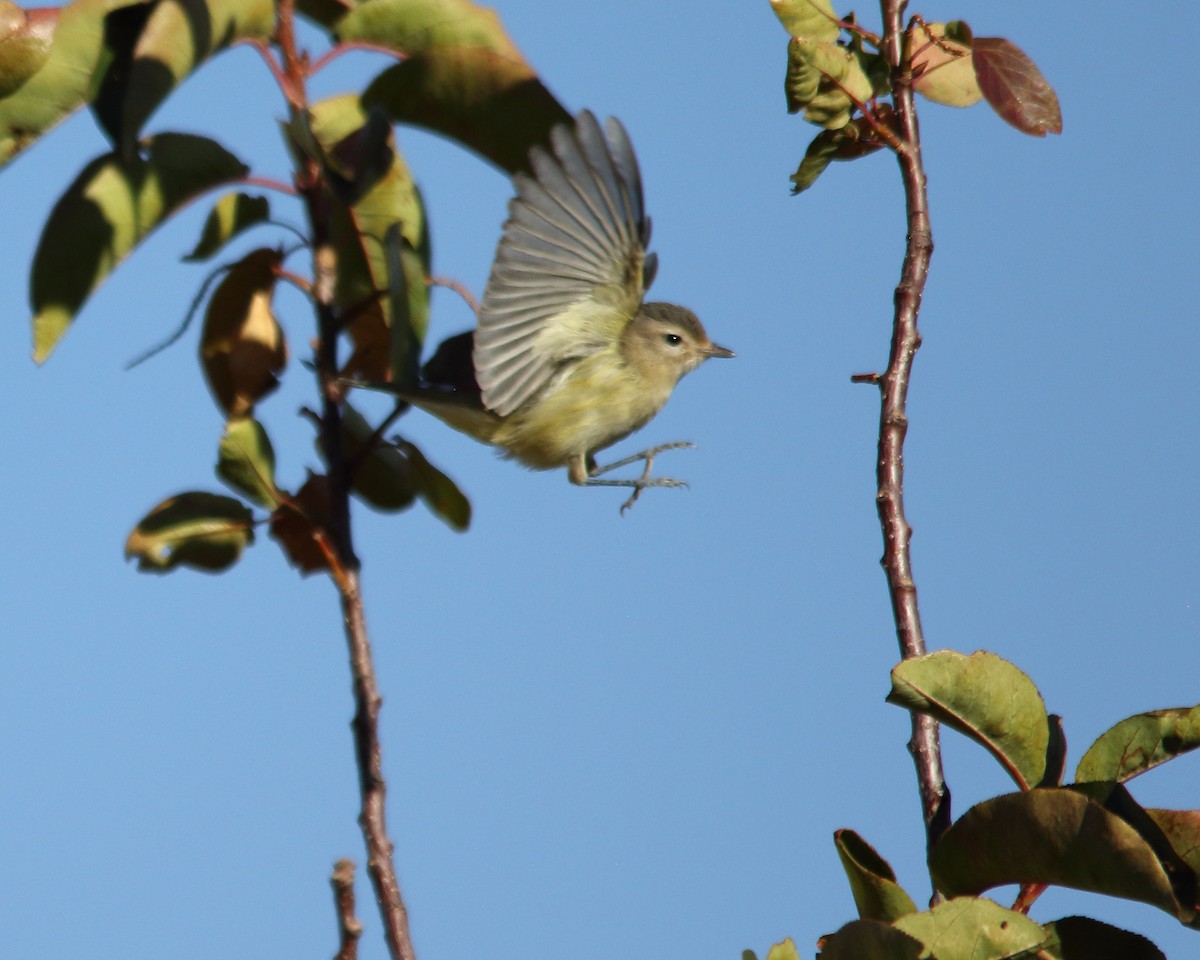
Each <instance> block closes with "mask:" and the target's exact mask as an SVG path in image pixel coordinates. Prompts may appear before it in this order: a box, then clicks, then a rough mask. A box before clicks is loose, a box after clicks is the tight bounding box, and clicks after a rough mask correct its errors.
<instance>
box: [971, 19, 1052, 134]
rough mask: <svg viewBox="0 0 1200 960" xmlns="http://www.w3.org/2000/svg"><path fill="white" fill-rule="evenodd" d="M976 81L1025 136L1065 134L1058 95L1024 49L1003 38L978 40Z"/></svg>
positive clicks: (973, 58) (974, 51)
mask: <svg viewBox="0 0 1200 960" xmlns="http://www.w3.org/2000/svg"><path fill="white" fill-rule="evenodd" d="M971 61H972V63H973V64H974V65H975V79H976V80H977V81H978V82H979V89H980V90H982V91H983V96H984V98H985V99H986V100H987V102H988V103H990V104H991V105H992V109H993V110H995V111H996V113H998V114H999V115H1000V118H1001V119H1002V120H1004V122H1005V123H1009V124H1012V126H1014V127H1016V128H1017V129H1018V130H1020V131H1021V132H1022V133H1027V134H1029V135H1030V136H1033V137H1044V136H1045V135H1046V134H1048V133H1062V109H1061V108H1060V107H1059V105H1058V95H1057V94H1056V93H1055V92H1054V88H1053V87H1052V86H1050V84H1049V83H1048V82H1047V81H1046V78H1045V77H1043V76H1042V72H1041V71H1040V70H1039V69H1038V68H1037V64H1035V63H1034V62H1033V61H1032V60H1030V59H1029V57H1028V56H1027V55H1026V54H1025V52H1024V51H1023V50H1021V48H1020V47H1018V46H1017V45H1016V44H1014V43H1011V42H1010V41H1008V40H1005V39H1003V38H1001V37H976V38H975V42H974V43H973V44H972V46H971Z"/></svg>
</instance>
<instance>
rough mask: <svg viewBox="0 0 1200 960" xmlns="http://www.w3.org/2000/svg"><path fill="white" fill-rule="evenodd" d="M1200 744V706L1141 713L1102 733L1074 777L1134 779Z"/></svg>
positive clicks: (1084, 778) (1083, 779) (1081, 778)
mask: <svg viewBox="0 0 1200 960" xmlns="http://www.w3.org/2000/svg"><path fill="white" fill-rule="evenodd" d="M1197 747H1200V706H1195V707H1175V708H1173V709H1169V710H1151V711H1149V712H1148V713H1139V714H1136V715H1134V716H1132V717H1129V718H1127V719H1125V720H1122V721H1121V722H1120V723H1118V724H1117V725H1116V726H1114V727H1112V728H1110V729H1109V730H1106V731H1105V732H1104V733H1102V734H1101V735H1100V736H1099V737H1098V738H1097V739H1096V742H1095V743H1093V744H1092V745H1091V746H1090V747H1088V749H1087V752H1086V753H1085V754H1084V755H1083V759H1082V760H1080V761H1079V769H1078V770H1077V771H1076V774H1075V779H1076V780H1079V781H1085V780H1117V781H1126V780H1132V779H1133V778H1134V777H1136V776H1138V775H1139V774H1142V773H1145V772H1146V771H1147V770H1150V769H1152V768H1154V767H1157V766H1158V765H1159V764H1160V763H1166V762H1167V761H1168V760H1171V759H1173V758H1175V757H1177V756H1179V755H1180V754H1183V753H1187V752H1189V751H1191V750H1195V749H1196V748H1197Z"/></svg>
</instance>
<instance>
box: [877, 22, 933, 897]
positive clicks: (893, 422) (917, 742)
mask: <svg viewBox="0 0 1200 960" xmlns="http://www.w3.org/2000/svg"><path fill="white" fill-rule="evenodd" d="M905 5H906V4H905V2H904V0H881V2H880V7H881V9H882V12H883V24H884V43H883V47H884V54H885V56H886V57H887V60H888V63H890V64H891V67H892V94H893V100H894V102H895V108H896V120H897V124H898V127H899V131H900V136H901V139H902V149H899V150H897V151H896V158H897V160H898V161H899V164H900V175H901V178H902V180H903V181H904V198H905V211H906V214H907V219H908V244H907V247H906V249H905V253H904V264H903V267H902V269H901V275H900V282H899V284H898V285H897V286H896V293H895V314H894V318H893V325H892V342H891V351H890V355H889V358H888V366H887V370H886V371H885V372H884V373H883V375H882V376H881V377H880V378H879V380H878V384H879V391H880V417H879V452H878V460H877V463H876V473H877V478H878V490H879V492H878V494H877V497H876V507H877V509H878V511H879V523H880V526H881V527H882V529H883V558H882V560H881V561H880V562H881V564H882V565H883V568H884V571H885V572H886V574H887V580H888V594H889V596H890V598H891V603H892V616H893V618H894V620H895V623H896V637H897V639H898V640H899V642H900V653H901V656H902V657H903V658H904V659H909V658H910V657H919V656H922V655H923V654H924V653H925V636H924V633H923V632H922V629H921V614H920V609H919V607H918V606H917V587H916V582H915V580H914V579H913V572H912V556H911V552H910V549H909V547H910V541H911V539H912V528H911V527H910V526H909V524H908V519H907V517H906V515H905V512H904V438H905V434H906V433H907V432H908V412H907V402H908V387H909V382H910V379H911V376H912V367H913V359H914V357H915V356H916V352H917V349H918V348H919V347H920V346H921V337H920V334H919V333H918V332H917V313H918V311H919V310H920V306H921V297H922V294H923V293H924V290H925V282H926V279H927V277H928V274H929V261H930V257H931V256H932V254H933V233H932V230H931V228H930V220H929V198H928V195H927V193H926V189H925V170H924V167H923V164H922V161H921V135H920V129H919V127H918V124H917V113H916V107H915V104H914V102H913V90H912V71H911V66H910V64H909V62H908V59H907V57H906V55H905V51H904V49H903V38H904V31H903V26H902V18H903V15H904V8H905ZM908 747H909V751H910V752H911V753H912V756H913V763H914V764H915V765H916V769H917V784H918V788H919V790H920V795H921V812H922V815H923V816H924V820H925V839H926V852H927V853H931V852H932V851H933V847H934V844H935V843H936V842H937V840H938V837H939V836H941V834H942V832H943V831H944V830H945V829H946V827H947V826H948V825H949V823H950V791H949V789H948V788H947V787H946V782H945V780H944V778H943V775H942V755H941V746H940V743H939V739H938V727H937V724H936V723H935V722H934V721H933V720H932V719H931V718H930V717H928V716H926V715H924V714H916V713H914V714H913V715H912V738H911V739H910V740H909V745H908ZM934 896H935V898H936V897H937V892H936V890H935V892H934Z"/></svg>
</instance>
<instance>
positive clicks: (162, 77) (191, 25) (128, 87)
mask: <svg viewBox="0 0 1200 960" xmlns="http://www.w3.org/2000/svg"><path fill="white" fill-rule="evenodd" d="M274 27H275V4H274V3H273V2H272V0H158V2H157V3H155V4H154V5H153V7H152V8H151V11H150V14H149V17H148V19H145V21H144V23H139V24H138V26H137V29H136V30H133V31H129V32H126V33H124V34H123V35H121V36H119V37H115V38H113V43H114V49H113V50H112V57H111V61H110V63H109V64H108V67H107V69H106V70H105V73H104V76H103V78H102V80H101V83H100V87H99V91H98V93H97V96H96V99H95V101H94V102H93V109H94V110H95V113H96V116H97V119H98V120H99V121H100V124H101V126H102V127H103V128H104V130H105V132H107V133H108V135H109V138H110V139H111V140H112V142H113V146H114V148H115V149H116V150H117V151H118V152H119V153H120V154H121V155H122V156H131V155H132V153H133V151H134V148H135V146H136V142H137V138H138V136H139V134H140V132H141V129H142V125H143V124H144V123H145V122H146V120H147V119H148V118H149V117H150V115H151V114H152V113H153V112H154V111H155V109H156V108H157V107H158V106H159V104H161V103H162V102H163V100H165V99H166V98H167V96H168V95H169V94H170V93H171V91H172V90H174V89H175V87H176V86H178V85H179V84H180V83H182V82H183V81H184V80H185V79H186V78H187V77H188V75H189V74H191V73H192V71H193V70H195V69H196V68H197V67H199V66H200V65H201V64H203V63H204V62H205V61H206V60H207V59H208V58H209V57H211V56H213V55H214V54H216V53H219V52H220V51H221V50H224V49H226V48H227V47H229V46H230V45H232V44H234V43H236V42H238V41H241V40H266V39H267V38H268V37H269V36H270V35H271V32H272V30H273V29H274ZM110 36H111V35H110Z"/></svg>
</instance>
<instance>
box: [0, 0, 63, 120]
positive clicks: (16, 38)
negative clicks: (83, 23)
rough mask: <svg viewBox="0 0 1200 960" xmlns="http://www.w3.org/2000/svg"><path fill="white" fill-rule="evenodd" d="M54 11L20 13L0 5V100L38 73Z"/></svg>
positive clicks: (4, 0) (12, 5)
mask: <svg viewBox="0 0 1200 960" xmlns="http://www.w3.org/2000/svg"><path fill="white" fill-rule="evenodd" d="M57 22H58V10H55V9H49V10H47V9H41V10H30V11H28V12H26V11H25V10H22V9H21V7H20V6H19V5H18V4H15V3H12V2H11V0H2V2H0V99H3V98H4V97H8V96H11V95H12V94H13V93H15V92H16V91H18V90H19V89H21V87H22V86H24V84H25V82H26V81H27V80H28V79H29V78H30V77H32V76H33V75H34V74H35V73H37V72H38V71H39V70H41V69H42V67H43V66H44V65H45V63H46V60H47V59H48V58H49V57H50V42H51V39H52V38H53V36H54V27H55V24H56V23H57Z"/></svg>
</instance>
